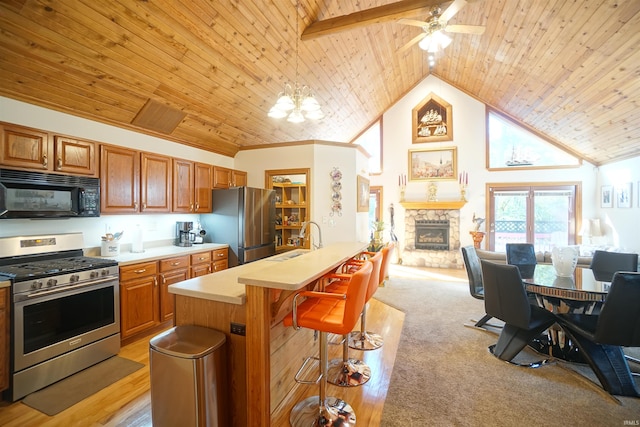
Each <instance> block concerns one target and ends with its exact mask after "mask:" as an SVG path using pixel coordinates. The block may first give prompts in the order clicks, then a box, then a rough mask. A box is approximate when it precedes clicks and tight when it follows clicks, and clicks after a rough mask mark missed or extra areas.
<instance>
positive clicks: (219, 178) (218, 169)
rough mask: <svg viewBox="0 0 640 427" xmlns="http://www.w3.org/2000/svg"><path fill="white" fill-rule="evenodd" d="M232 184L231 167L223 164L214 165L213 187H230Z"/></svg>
mask: <svg viewBox="0 0 640 427" xmlns="http://www.w3.org/2000/svg"><path fill="white" fill-rule="evenodd" d="M230 186H231V169H229V168H223V167H222V166H214V167H213V188H229V187H230Z"/></svg>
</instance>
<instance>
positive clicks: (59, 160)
mask: <svg viewBox="0 0 640 427" xmlns="http://www.w3.org/2000/svg"><path fill="white" fill-rule="evenodd" d="M61 169H62V159H61V158H60V157H58V170H61Z"/></svg>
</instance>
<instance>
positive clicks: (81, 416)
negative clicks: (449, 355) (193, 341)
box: [0, 266, 466, 427]
mask: <svg viewBox="0 0 640 427" xmlns="http://www.w3.org/2000/svg"><path fill="white" fill-rule="evenodd" d="M393 275H411V276H412V277H416V276H418V277H425V278H437V279H439V280H447V278H448V279H451V280H460V278H464V277H466V276H465V273H464V270H440V269H436V270H429V269H411V268H407V267H401V266H392V269H391V276H392V277H393ZM403 321H404V314H403V313H401V312H399V311H398V310H396V309H393V308H391V307H388V306H386V305H384V304H382V303H380V302H378V301H375V297H374V300H372V301H371V305H370V308H369V311H368V318H367V326H368V329H371V330H375V331H382V330H384V331H385V333H384V339H385V344H384V346H383V347H382V349H381V350H377V351H369V352H364V353H363V352H355V351H354V354H358V355H360V356H361V358H362V359H363V360H364V361H365V362H366V363H367V364H369V366H371V368H372V372H373V374H372V379H371V380H370V381H369V382H368V383H367V384H365V385H364V386H362V387H352V388H349V389H341V388H338V387H335V386H329V387H328V390H327V392H328V394H329V395H335V396H340V397H342V398H344V400H345V401H347V402H349V403H350V404H351V405H352V406H353V407H354V409H355V410H356V416H357V420H358V424H360V425H366V426H378V425H379V424H380V418H381V416H382V409H383V406H384V400H385V397H386V392H387V388H388V385H389V380H390V378H391V372H392V370H393V363H394V361H395V355H396V351H397V347H398V343H399V340H400V332H401V330H402V322H403ZM153 335H155V334H153ZM153 335H150V336H148V337H145V338H143V339H140V340H138V341H136V342H133V343H131V344H128V345H126V346H124V347H123V348H122V349H121V351H120V356H122V357H125V358H128V359H131V360H135V361H137V362H140V363H143V364H144V365H145V367H144V368H142V369H140V370H138V371H136V372H134V373H133V374H131V375H129V376H127V377H126V378H124V379H122V380H120V381H118V382H117V383H115V384H112V385H110V386H109V387H107V388H105V389H103V390H101V391H100V392H98V393H96V394H94V395H93V396H91V397H89V398H87V399H85V400H83V401H82V402H80V403H78V404H76V405H74V406H72V407H71V408H69V409H67V410H65V411H63V412H61V413H60V414H58V415H56V416H54V417H50V416H47V415H45V414H43V413H41V412H39V411H37V410H35V409H32V408H30V407H28V406H27V405H25V404H23V403H21V402H16V403H12V404H10V403H8V402H2V403H0V426H6V427H13V426H15V427H31V426H33V427H36V426H38V427H40V426H83V427H84V426H127V427H138V426H140V427H142V426H151V425H152V423H151V395H150V391H149V339H150V338H151V337H152V336H153ZM331 347H332V348H331V350H330V357H341V347H340V346H337V345H336V346H331ZM308 387H309V388H308V390H307V392H306V393H305V394H306V395H313V394H317V387H315V386H308ZM300 398H301V396H300V395H292V396H290V399H289V401H287V402H285V403H283V404H282V405H281V407H280V408H278V411H277V414H275V416H274V420H273V421H274V423H273V425H278V426H285V425H288V419H289V411H290V408H291V407H292V406H293V405H294V404H295V402H296V401H298V400H300Z"/></svg>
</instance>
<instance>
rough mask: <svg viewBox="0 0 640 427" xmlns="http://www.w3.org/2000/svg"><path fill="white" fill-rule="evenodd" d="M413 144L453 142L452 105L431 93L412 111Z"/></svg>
mask: <svg viewBox="0 0 640 427" xmlns="http://www.w3.org/2000/svg"><path fill="white" fill-rule="evenodd" d="M411 114H412V117H411V128H412V133H413V143H414V144H415V143H420V142H437V141H453V112H452V107H451V104H449V103H448V102H447V101H445V100H444V99H442V98H440V97H439V96H437V95H436V94H434V93H430V94H429V95H428V96H427V97H426V98H425V99H423V100H422V101H421V102H420V103H419V104H418V105H416V106H415V108H414V109H413V110H412V113H411Z"/></svg>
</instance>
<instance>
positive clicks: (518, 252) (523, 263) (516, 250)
mask: <svg viewBox="0 0 640 427" xmlns="http://www.w3.org/2000/svg"><path fill="white" fill-rule="evenodd" d="M506 252H507V264H511V265H515V266H517V267H518V270H520V276H521V277H524V278H525V279H530V278H532V277H533V272H534V271H535V268H536V264H537V263H538V261H537V260H536V251H535V249H534V247H533V245H532V244H531V243H507V246H506Z"/></svg>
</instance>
